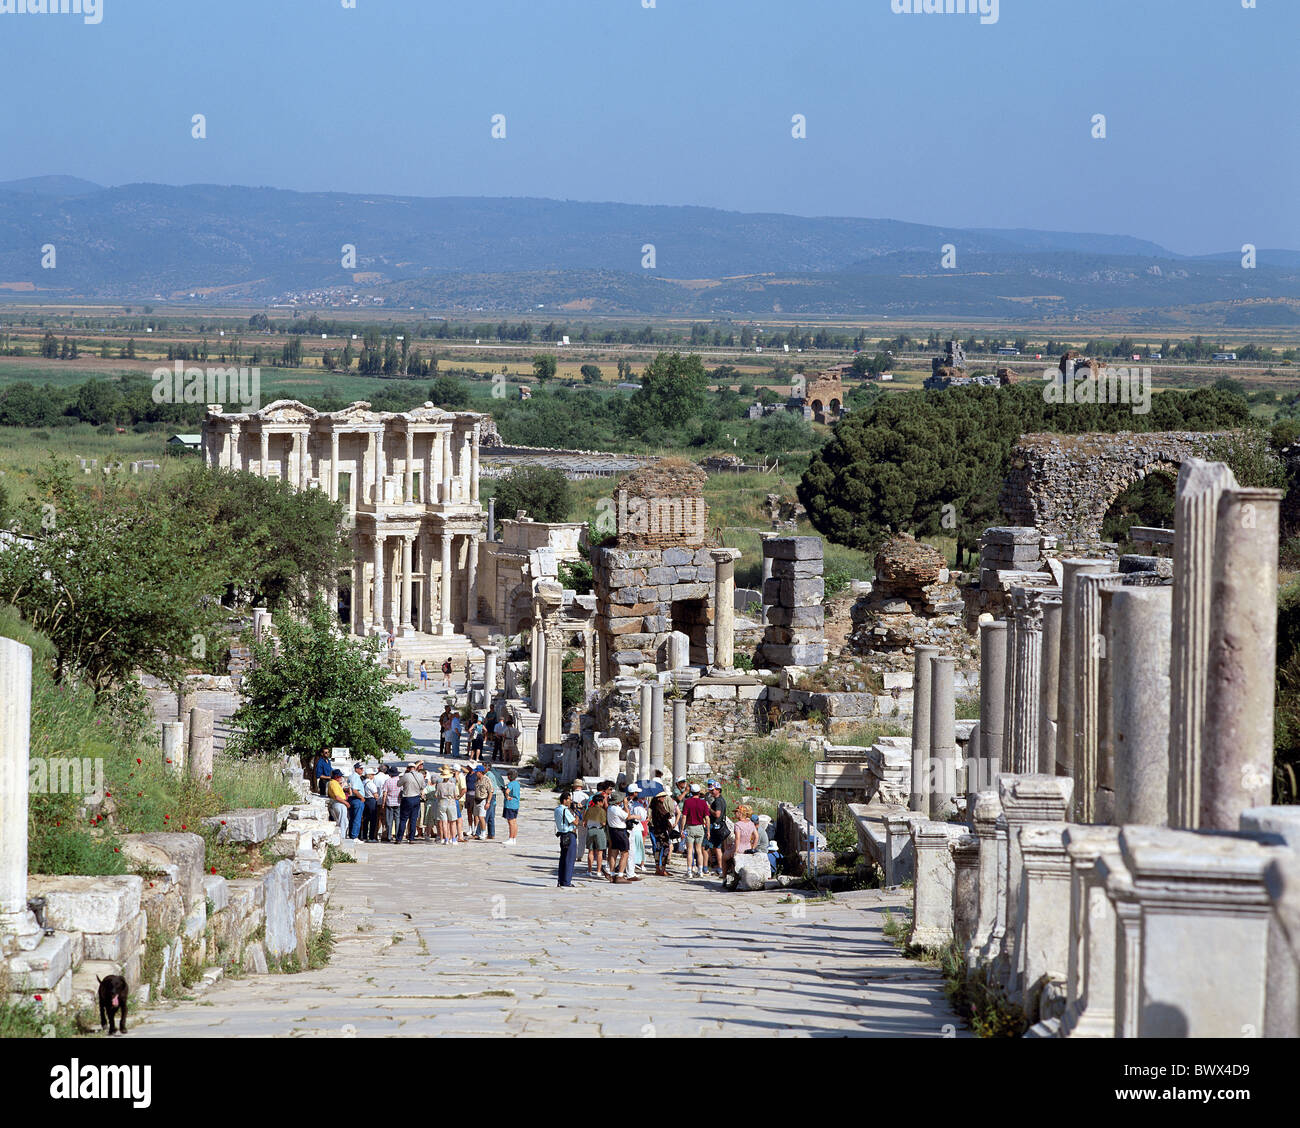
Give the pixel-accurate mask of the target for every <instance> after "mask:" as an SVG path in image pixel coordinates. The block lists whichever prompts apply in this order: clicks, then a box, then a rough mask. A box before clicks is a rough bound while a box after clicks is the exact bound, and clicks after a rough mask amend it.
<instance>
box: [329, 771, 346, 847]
mask: <svg viewBox="0 0 1300 1128" xmlns="http://www.w3.org/2000/svg"><path fill="white" fill-rule="evenodd" d="M325 797H326V798H327V799H328V800H329V804H330V814H331V815H332V816H333V817H334V818H335V819H336V820H337V821H338V824H339V832H340V833H341V834H342V835H343V837H344V838H346V837H347V836H348V797H347V793H346V792H345V791H344V790H343V773H342V772H341V771H340V770H339V769H338V768H335V769H334V770H333V772H331V773H330V781H329V783H328V784H327V785H326V787H325Z"/></svg>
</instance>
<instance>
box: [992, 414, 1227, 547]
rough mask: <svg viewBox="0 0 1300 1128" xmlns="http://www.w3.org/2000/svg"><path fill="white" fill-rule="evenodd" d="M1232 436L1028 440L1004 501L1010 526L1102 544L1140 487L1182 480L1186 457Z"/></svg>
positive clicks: (1071, 543)
mask: <svg viewBox="0 0 1300 1128" xmlns="http://www.w3.org/2000/svg"><path fill="white" fill-rule="evenodd" d="M1229 433H1230V432H1225V431H1207V432H1195V431H1162V432H1150V433H1145V434H1144V433H1138V432H1132V431H1121V432H1117V433H1115V434H1104V433H1095V432H1089V433H1084V434H1079V435H1052V434H1031V435H1024V436H1023V437H1022V438H1021V440H1020V442H1019V443H1018V444H1017V445H1016V447H1015V449H1014V450H1013V451H1012V453H1011V472H1010V473H1009V474H1008V475H1007V480H1006V482H1005V484H1004V485H1003V487H1002V492H1001V494H1000V495H999V496H998V502H999V504H1000V505H1001V506H1002V511H1003V512H1004V513H1005V514H1006V516H1007V518H1008V522H1009V524H1011V525H1017V526H1026V527H1035V528H1037V529H1038V530H1039V532H1041V533H1050V534H1054V535H1055V536H1056V537H1058V538H1059V539H1060V540H1061V542H1062V546H1063V547H1071V548H1073V547H1077V548H1082V547H1086V546H1088V545H1091V544H1096V543H1097V542H1099V541H1100V540H1101V527H1102V521H1103V519H1104V518H1105V516H1106V511H1107V510H1108V509H1109V508H1110V507H1111V505H1112V503H1113V502H1114V501H1115V499H1116V498H1117V497H1118V496H1119V495H1120V494H1121V493H1123V492H1124V490H1126V489H1128V487H1129V486H1131V485H1133V483H1134V482H1137V481H1140V480H1141V479H1142V478H1145V477H1146V476H1147V475H1148V474H1150V473H1152V472H1153V471H1164V472H1166V473H1168V474H1169V475H1170V476H1171V478H1177V476H1178V467H1179V466H1180V465H1181V464H1182V462H1183V460H1184V459H1187V458H1206V457H1209V448H1210V446H1211V444H1213V443H1214V441H1215V440H1216V439H1221V438H1223V437H1225V435H1227V434H1229ZM1170 484H1171V487H1172V481H1171V483H1170Z"/></svg>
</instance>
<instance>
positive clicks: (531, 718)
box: [512, 702, 542, 764]
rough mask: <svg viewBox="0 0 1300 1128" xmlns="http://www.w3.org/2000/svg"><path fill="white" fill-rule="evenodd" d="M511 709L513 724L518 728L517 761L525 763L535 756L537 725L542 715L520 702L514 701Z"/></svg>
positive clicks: (516, 738) (516, 742)
mask: <svg viewBox="0 0 1300 1128" xmlns="http://www.w3.org/2000/svg"><path fill="white" fill-rule="evenodd" d="M512 709H513V712H514V716H515V726H516V728H517V729H518V735H517V736H516V737H515V747H516V748H517V749H518V750H519V762H520V763H521V764H526V763H528V761H529V760H530V759H532V758H534V757H536V756H537V726H538V724H539V723H540V722H541V719H542V715H541V713H534V712H533V711H532V710H531V709H525V708H524V707H523V703H522V702H516V703H515V704H514V705H513V706H512Z"/></svg>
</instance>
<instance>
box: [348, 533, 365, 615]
mask: <svg viewBox="0 0 1300 1128" xmlns="http://www.w3.org/2000/svg"><path fill="white" fill-rule="evenodd" d="M366 622H367V619H366V566H365V562H364V561H362V560H361V558H360V557H359V556H358V555H357V554H356V553H355V552H354V553H353V558H352V622H351V624H350V626H351V628H352V633H353V634H357V635H365V633H366Z"/></svg>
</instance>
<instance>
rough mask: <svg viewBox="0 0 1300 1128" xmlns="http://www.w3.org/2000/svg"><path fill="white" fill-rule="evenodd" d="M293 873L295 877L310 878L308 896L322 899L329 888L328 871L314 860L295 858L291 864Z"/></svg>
mask: <svg viewBox="0 0 1300 1128" xmlns="http://www.w3.org/2000/svg"><path fill="white" fill-rule="evenodd" d="M293 872H294V875H295V876H297V875H299V874H306V875H307V876H309V877H310V878H311V884H310V886H309V896H311V897H324V896H325V893H326V890H327V889H328V888H329V870H327V869H326V868H325V866H324V864H323V863H322V862H318V861H316V859H315V858H297V859H295V861H294V863H293Z"/></svg>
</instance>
